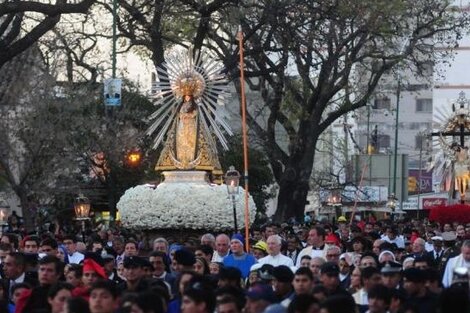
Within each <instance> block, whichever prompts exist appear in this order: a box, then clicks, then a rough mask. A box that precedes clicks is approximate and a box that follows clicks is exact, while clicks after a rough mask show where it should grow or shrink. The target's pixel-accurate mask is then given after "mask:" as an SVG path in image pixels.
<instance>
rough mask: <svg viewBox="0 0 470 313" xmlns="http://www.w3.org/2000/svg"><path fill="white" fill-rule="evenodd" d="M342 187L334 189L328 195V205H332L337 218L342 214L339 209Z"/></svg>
mask: <svg viewBox="0 0 470 313" xmlns="http://www.w3.org/2000/svg"><path fill="white" fill-rule="evenodd" d="M341 201H342V199H341V189H332V190H331V191H330V195H329V196H328V199H327V202H326V205H328V206H330V207H332V208H333V209H334V211H335V218H336V219H337V218H338V215H339V214H340V211H339V209H340V208H341Z"/></svg>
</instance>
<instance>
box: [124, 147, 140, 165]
mask: <svg viewBox="0 0 470 313" xmlns="http://www.w3.org/2000/svg"><path fill="white" fill-rule="evenodd" d="M141 160H142V152H141V151H140V149H138V148H134V149H131V150H130V151H128V152H127V154H126V164H127V166H129V167H138V166H139V165H140V163H141Z"/></svg>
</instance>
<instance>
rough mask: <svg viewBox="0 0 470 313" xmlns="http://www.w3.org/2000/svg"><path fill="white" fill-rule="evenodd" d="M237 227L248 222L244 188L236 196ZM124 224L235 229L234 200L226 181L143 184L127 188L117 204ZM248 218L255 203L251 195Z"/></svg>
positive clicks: (253, 212)
mask: <svg viewBox="0 0 470 313" xmlns="http://www.w3.org/2000/svg"><path fill="white" fill-rule="evenodd" d="M235 201H236V211H237V222H238V228H239V229H242V228H243V227H244V225H245V223H244V221H245V215H244V208H245V197H244V189H243V188H241V187H240V195H239V196H238V197H236V200H235ZM117 208H118V209H119V212H120V215H121V222H122V224H123V226H124V227H128V228H131V229H205V230H215V231H220V230H227V229H233V225H234V221H233V202H232V200H231V199H230V198H229V197H228V194H227V187H226V185H213V184H209V183H203V182H181V183H175V182H171V183H161V184H159V185H158V186H157V187H156V188H155V187H154V186H151V185H140V186H136V187H133V188H130V189H128V190H126V192H125V194H124V195H123V196H122V197H121V199H120V200H119V202H118V204H117ZM249 211H250V214H249V220H250V224H251V223H252V222H253V221H254V218H255V212H256V205H255V203H254V201H253V198H252V197H251V196H250V197H249Z"/></svg>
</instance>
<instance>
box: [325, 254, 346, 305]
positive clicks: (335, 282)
mask: <svg viewBox="0 0 470 313" xmlns="http://www.w3.org/2000/svg"><path fill="white" fill-rule="evenodd" d="M339 273H340V271H339V266H338V264H336V263H334V262H326V263H325V264H323V265H322V266H321V268H320V281H321V283H322V284H323V286H324V287H325V288H326V290H327V296H332V295H340V294H341V295H343V294H344V295H349V296H350V297H352V296H351V294H350V293H349V292H347V291H346V290H345V289H343V288H341V286H340V280H339Z"/></svg>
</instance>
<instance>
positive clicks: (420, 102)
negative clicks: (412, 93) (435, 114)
mask: <svg viewBox="0 0 470 313" xmlns="http://www.w3.org/2000/svg"><path fill="white" fill-rule="evenodd" d="M416 112H426V113H432V99H416Z"/></svg>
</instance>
